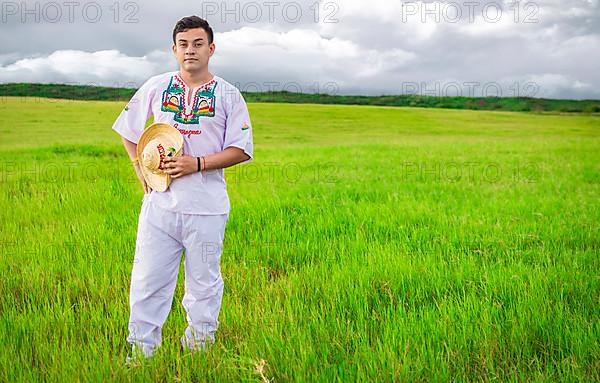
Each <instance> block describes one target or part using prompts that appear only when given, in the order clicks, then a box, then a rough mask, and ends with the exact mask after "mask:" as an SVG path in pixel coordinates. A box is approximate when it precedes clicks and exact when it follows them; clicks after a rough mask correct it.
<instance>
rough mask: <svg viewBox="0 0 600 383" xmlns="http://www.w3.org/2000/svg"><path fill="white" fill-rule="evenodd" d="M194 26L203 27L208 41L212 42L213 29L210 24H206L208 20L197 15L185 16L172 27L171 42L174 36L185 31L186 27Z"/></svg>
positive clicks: (192, 27)
mask: <svg viewBox="0 0 600 383" xmlns="http://www.w3.org/2000/svg"><path fill="white" fill-rule="evenodd" d="M194 28H202V29H204V30H205V31H206V34H207V35H208V43H209V44H211V43H212V42H213V30H212V28H211V27H210V25H208V21H206V20H204V19H203V18H200V17H198V16H187V17H184V18H183V19H181V20H179V21H178V22H177V24H175V29H173V44H175V42H176V41H175V36H177V34H178V33H179V32H185V31H187V30H188V29H194Z"/></svg>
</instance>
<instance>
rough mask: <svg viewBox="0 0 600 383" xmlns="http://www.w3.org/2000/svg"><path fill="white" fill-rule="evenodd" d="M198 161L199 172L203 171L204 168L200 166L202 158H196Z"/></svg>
mask: <svg viewBox="0 0 600 383" xmlns="http://www.w3.org/2000/svg"><path fill="white" fill-rule="evenodd" d="M196 160H197V161H198V171H201V170H202V167H201V166H200V157H196Z"/></svg>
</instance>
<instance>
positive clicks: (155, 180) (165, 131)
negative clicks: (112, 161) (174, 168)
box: [137, 122, 183, 192]
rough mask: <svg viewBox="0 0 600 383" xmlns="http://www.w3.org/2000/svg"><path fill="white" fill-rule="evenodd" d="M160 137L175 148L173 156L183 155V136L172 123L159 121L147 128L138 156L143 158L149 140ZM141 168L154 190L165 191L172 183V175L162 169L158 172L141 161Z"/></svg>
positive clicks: (139, 144) (168, 145) (138, 145)
mask: <svg viewBox="0 0 600 383" xmlns="http://www.w3.org/2000/svg"><path fill="white" fill-rule="evenodd" d="M154 139H158V140H159V141H161V142H163V143H164V145H165V146H167V147H174V148H175V155H174V156H173V157H178V156H181V155H182V151H183V136H182V135H181V133H180V132H179V130H177V129H176V128H174V127H173V126H171V125H170V124H166V123H162V122H157V123H154V124H152V125H150V126H148V127H147V128H146V130H144V132H143V133H142V136H141V137H140V139H139V141H138V144H137V156H138V158H140V159H141V158H142V153H143V151H144V148H145V147H146V145H148V142H150V141H152V140H154ZM140 169H141V171H142V175H143V176H144V179H145V180H146V183H147V184H148V186H150V187H151V188H152V190H156V191H159V192H164V191H166V190H167V189H168V188H169V185H170V184H171V176H170V175H169V174H167V173H165V172H164V171H162V170H160V171H157V172H153V171H151V170H150V169H147V168H146V167H145V166H143V165H142V164H141V163H140Z"/></svg>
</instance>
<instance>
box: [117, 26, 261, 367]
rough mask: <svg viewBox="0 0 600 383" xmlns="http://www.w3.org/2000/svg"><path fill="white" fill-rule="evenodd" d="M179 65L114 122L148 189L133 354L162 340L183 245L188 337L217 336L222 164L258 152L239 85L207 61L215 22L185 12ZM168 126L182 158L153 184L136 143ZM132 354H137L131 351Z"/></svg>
mask: <svg viewBox="0 0 600 383" xmlns="http://www.w3.org/2000/svg"><path fill="white" fill-rule="evenodd" d="M172 49H173V53H174V55H175V57H176V58H177V61H178V63H179V70H178V71H176V72H168V73H164V74H161V75H158V76H154V77H152V78H150V79H149V80H148V81H146V83H144V84H143V85H142V86H141V87H140V89H139V90H138V91H137V92H136V94H135V95H134V96H133V98H132V99H131V100H130V102H129V103H128V105H127V107H125V109H124V110H123V111H122V112H121V114H120V115H119V117H118V118H117V120H116V121H115V123H114V125H113V127H112V128H113V129H114V130H115V131H117V132H118V133H119V134H120V135H121V136H122V141H123V144H124V146H125V149H126V150H127V153H128V154H129V157H130V158H131V159H132V162H133V166H134V167H135V171H136V173H137V176H138V178H139V180H140V182H141V184H142V186H143V188H144V197H143V199H142V207H141V212H140V216H139V223H138V232H137V239H136V257H135V261H134V263H133V269H132V273H131V286H130V309H131V312H130V320H129V322H130V323H129V335H128V337H127V341H128V342H129V343H131V344H132V351H133V354H134V357H135V356H136V355H143V356H146V357H149V356H151V355H152V354H153V352H154V351H155V350H156V348H157V347H159V346H160V344H161V330H162V326H163V324H164V322H165V320H166V318H167V316H168V314H169V311H170V308H171V303H172V300H173V294H174V290H175V286H176V282H177V274H178V270H179V263H180V261H181V255H182V251H183V249H185V251H186V255H185V295H184V297H183V301H182V304H183V306H184V308H185V311H186V314H187V323H188V326H187V328H186V330H185V333H184V334H183V336H182V337H181V344H182V346H183V347H185V348H188V349H192V350H195V349H202V348H204V347H206V346H207V344H208V343H214V341H215V332H216V330H217V327H218V316H219V311H220V308H221V300H222V296H223V279H222V278H221V272H220V258H221V251H222V242H223V238H224V232H225V226H226V223H227V220H228V217H229V209H230V205H229V198H228V195H227V189H226V184H225V179H224V174H223V173H224V172H223V169H224V168H227V167H229V166H233V165H235V164H238V163H242V162H248V161H251V160H252V157H253V142H252V128H251V124H250V117H249V113H248V109H247V107H246V103H245V101H244V98H243V97H242V95H241V93H240V92H239V90H238V89H236V88H235V87H234V86H233V85H231V84H229V83H228V82H226V81H225V80H223V79H222V78H220V77H218V76H216V75H213V74H212V73H211V72H210V71H209V68H208V63H209V60H210V58H211V57H212V55H213V54H214V52H215V44H214V42H213V31H212V29H211V27H210V26H209V24H208V22H206V21H205V20H203V19H201V18H199V17H197V16H191V17H184V18H183V19H181V20H179V21H178V22H177V24H176V25H175V28H174V30H173V46H172ZM150 116H153V117H154V122H164V123H169V124H171V125H172V126H174V127H175V128H177V129H178V130H179V132H180V133H181V134H182V136H183V138H184V144H183V155H182V156H177V157H174V158H167V159H166V160H165V161H164V166H162V167H161V169H163V170H164V171H165V172H167V173H168V174H170V176H171V180H172V182H171V184H170V186H169V188H168V189H167V190H166V191H164V192H159V191H156V190H152V189H151V187H150V186H149V185H148V184H147V183H146V181H145V180H144V177H143V176H142V173H141V171H140V164H139V161H138V160H137V158H136V150H137V145H136V144H137V142H138V140H139V138H140V136H141V134H142V133H143V130H144V126H145V123H146V121H147V119H148V118H149V117H150ZM128 361H131V358H128Z"/></svg>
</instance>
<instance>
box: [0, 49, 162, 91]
mask: <svg viewBox="0 0 600 383" xmlns="http://www.w3.org/2000/svg"><path fill="white" fill-rule="evenodd" d="M169 59H170V57H169V56H168V55H167V54H165V53H163V52H158V51H155V52H150V53H149V54H148V55H145V56H142V57H130V56H127V55H125V54H123V53H121V52H119V51H116V50H104V51H97V52H83V51H77V50H59V51H56V52H53V53H51V54H49V55H46V56H41V57H35V58H25V59H21V60H18V61H16V62H14V63H12V64H8V65H5V66H1V67H0V81H1V82H37V83H53V82H65V83H80V84H100V85H117V86H123V85H125V84H126V83H134V84H138V85H139V84H141V83H142V82H143V81H145V80H146V79H147V78H148V77H150V76H152V75H153V74H155V73H157V71H160V70H161V68H165V67H166V66H169V65H170V66H171V67H172V66H173V63H174V61H173V62H171V63H170V62H169V61H170V60H169Z"/></svg>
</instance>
